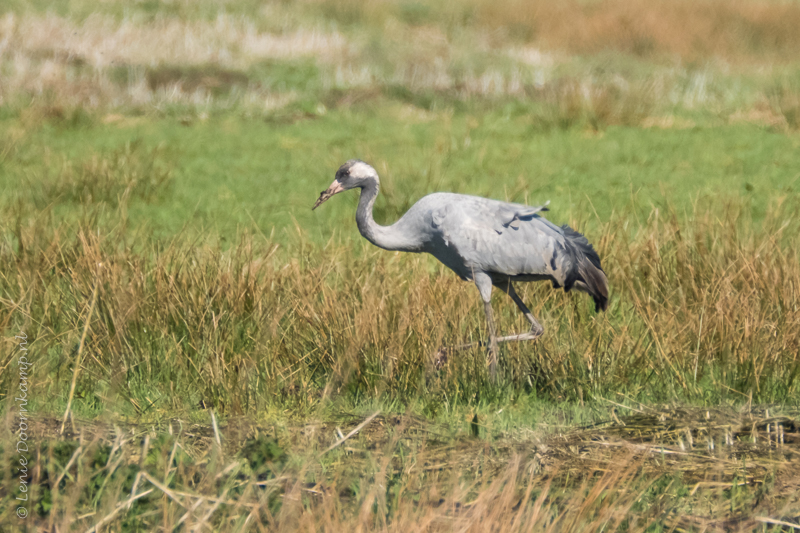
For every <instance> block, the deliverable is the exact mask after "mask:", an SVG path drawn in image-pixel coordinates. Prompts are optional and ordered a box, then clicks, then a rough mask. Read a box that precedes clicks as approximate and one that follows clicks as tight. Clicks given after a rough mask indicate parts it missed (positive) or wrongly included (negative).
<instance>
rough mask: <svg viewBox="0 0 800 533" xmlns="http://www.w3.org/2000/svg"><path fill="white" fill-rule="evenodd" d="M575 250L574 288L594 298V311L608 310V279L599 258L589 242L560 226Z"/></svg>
mask: <svg viewBox="0 0 800 533" xmlns="http://www.w3.org/2000/svg"><path fill="white" fill-rule="evenodd" d="M561 229H563V230H564V235H565V236H566V237H567V239H568V240H569V241H570V244H572V247H573V249H574V250H575V259H576V261H577V265H576V266H577V271H578V272H577V274H578V275H577V277H576V279H575V288H576V289H578V290H580V291H583V292H585V293H588V294H589V295H591V297H592V298H594V309H595V311H598V312H599V311H605V310H606V309H608V278H606V273H605V272H603V269H602V267H601V266H600V256H599V255H597V252H596V251H595V249H594V247H592V245H591V244H589V241H588V240H587V239H586V237H584V236H583V235H581V234H580V233H578V232H577V231H575V230H574V229H572V228H570V227H569V226H567V225H564V226H561Z"/></svg>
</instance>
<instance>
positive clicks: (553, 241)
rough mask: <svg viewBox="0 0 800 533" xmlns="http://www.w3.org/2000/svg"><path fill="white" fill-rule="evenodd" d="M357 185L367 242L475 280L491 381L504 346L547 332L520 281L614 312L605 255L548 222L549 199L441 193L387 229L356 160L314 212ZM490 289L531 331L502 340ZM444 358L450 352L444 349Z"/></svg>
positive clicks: (371, 184)
mask: <svg viewBox="0 0 800 533" xmlns="http://www.w3.org/2000/svg"><path fill="white" fill-rule="evenodd" d="M356 188H359V189H361V197H360V198H359V202H358V209H357V210H356V224H357V225H358V230H359V231H360V232H361V235H363V236H364V238H365V239H367V240H368V241H369V242H371V243H372V244H374V245H376V246H378V247H380V248H383V249H385V250H396V251H402V252H414V253H423V252H426V253H429V254H431V255H432V256H434V257H435V258H436V259H438V260H439V261H441V262H442V263H443V264H444V265H445V266H447V267H448V268H450V269H451V270H452V271H453V272H455V273H456V274H457V275H458V276H459V277H460V278H461V279H463V280H465V281H470V280H471V281H473V282H474V283H475V285H476V287H477V288H478V292H479V293H480V296H481V299H482V300H483V308H484V312H485V314H486V323H487V326H488V329H489V343H488V363H489V367H490V373H491V376H492V379H496V369H497V354H498V345H499V343H501V342H508V341H525V340H534V339H536V338H538V337H540V336H541V335H542V334H543V333H544V327H542V325H541V324H540V323H539V322H538V321H537V320H536V318H535V317H534V316H533V314H532V313H531V311H530V309H528V307H527V306H526V305H525V303H524V302H523V301H522V299H521V298H520V297H519V295H518V294H517V293H516V291H515V290H514V285H513V282H514V281H545V280H546V281H550V282H551V283H552V285H553V288H555V289H558V288H561V287H563V288H564V291H565V292H566V291H569V290H571V289H577V290H579V291H582V292H585V293H588V294H589V295H590V296H591V297H592V298H593V299H594V303H595V311H596V312H599V311H605V310H606V309H607V307H608V280H607V278H606V275H605V272H603V269H602V267H601V266H600V257H599V256H598V255H597V252H596V251H595V250H594V248H593V247H592V245H591V244H589V241H588V240H587V239H586V237H584V236H583V235H581V234H580V233H578V232H577V231H575V230H573V229H572V228H570V227H569V226H567V225H563V226H560V227H559V226H556V225H555V224H553V223H551V222H550V221H548V220H546V219H544V218H542V216H541V215H540V213H541V212H543V211H548V210H549V209H548V208H547V205H548V203H549V202H548V203H545V204H544V205H540V206H536V207H531V206H527V205H522V204H514V203H508V202H501V201H498V200H492V199H489V198H482V197H478V196H469V195H464V194H454V193H446V192H437V193H433V194H429V195H427V196H425V197H423V198H422V199H420V200H419V201H418V202H417V203H415V204H414V205H413V206H411V208H409V210H408V211H407V212H406V213H405V214H404V215H403V216H402V217H401V218H400V220H398V221H397V222H395V223H394V224H392V225H391V226H381V225H379V224H377V223H376V222H375V220H374V219H373V217H372V208H373V206H374V205H375V199H376V198H377V196H378V192H379V190H380V179H379V178H378V173H377V172H376V171H375V169H374V168H373V167H372V166H370V165H369V164H367V163H365V162H364V161H361V160H358V159H351V160H349V161H347V162H346V163H345V164H343V165H342V166H341V167H340V168H339V170H337V171H336V177H335V179H334V180H333V183H331V185H330V187H328V188H327V189H326V190H324V191H322V193H321V194H320V196H319V198H318V199H317V201H316V203H315V204H314V207H312V208H311V209H312V210H313V209H316V208H317V207H319V206H320V204H322V203H323V202H325V201H327V200H328V199H329V198H331V197H332V196H333V195H335V194H338V193H340V192H343V191H347V190H349V189H356ZM492 286H495V287H497V288H499V289H501V290H502V291H503V292H505V293H506V294H508V296H509V297H511V299H512V300H513V301H514V303H515V304H517V307H519V310H520V311H522V313H523V314H524V315H525V318H526V319H527V320H528V322H530V325H531V328H530V330H529V331H528V332H525V333H519V334H515V335H509V336H504V337H498V336H497V330H496V328H495V324H494V319H493V318H492V306H491V303H490V299H491V295H492ZM479 344H480V343H479ZM469 346H471V344H467V345H463V346H460V347H459V348H465V347H469ZM440 354H446V352H442V351H441V350H440Z"/></svg>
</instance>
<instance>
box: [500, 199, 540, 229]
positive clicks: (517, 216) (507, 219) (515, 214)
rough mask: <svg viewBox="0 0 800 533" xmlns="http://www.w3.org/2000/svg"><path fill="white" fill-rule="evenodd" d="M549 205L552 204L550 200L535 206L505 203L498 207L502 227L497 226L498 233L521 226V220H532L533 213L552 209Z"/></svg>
mask: <svg viewBox="0 0 800 533" xmlns="http://www.w3.org/2000/svg"><path fill="white" fill-rule="evenodd" d="M548 205H550V200H548V201H546V202H545V203H544V204H542V205H538V206H535V207H531V206H527V205H518V204H505V205H504V206H503V207H500V208H499V209H498V212H497V220H498V222H499V223H500V226H501V227H500V228H496V231H497V232H498V233H503V230H504V229H506V228H509V227H510V228H513V229H517V228H519V224H520V222H522V221H527V220H531V219H532V218H533V215H535V214H536V213H538V212H540V211H550V209H549V208H548V207H547V206H548Z"/></svg>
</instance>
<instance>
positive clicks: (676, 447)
mask: <svg viewBox="0 0 800 533" xmlns="http://www.w3.org/2000/svg"><path fill="white" fill-rule="evenodd" d="M629 409H631V410H633V411H638V410H639V409H636V408H629ZM642 409H645V411H641V412H640V414H634V415H632V416H623V415H622V414H620V415H619V417H616V416H615V418H616V422H608V423H605V424H601V425H597V426H595V427H592V428H585V429H581V430H573V431H563V430H558V431H555V432H548V433H546V432H542V431H538V432H536V434H535V435H533V436H530V435H529V436H528V437H527V438H520V437H511V436H504V437H501V438H496V439H493V440H491V441H489V440H482V439H480V438H475V437H467V436H465V435H450V434H449V431H448V430H447V429H445V428H442V427H438V426H436V425H433V424H430V423H429V422H426V421H424V420H420V419H417V418H414V417H411V416H379V417H377V418H376V419H374V420H373V421H372V422H371V423H369V424H367V425H366V426H365V427H364V428H363V429H362V430H361V432H360V433H358V434H356V435H355V436H353V437H351V438H350V439H349V440H347V441H345V442H344V443H343V444H342V445H341V446H340V447H338V448H335V449H334V450H333V451H330V452H328V453H327V454H326V453H324V452H322V453H321V451H322V450H324V449H326V448H328V447H329V446H328V444H329V443H330V442H331V440H332V439H334V440H335V439H337V437H336V428H337V427H339V426H340V427H339V429H340V430H342V431H344V432H348V430H349V429H350V428H351V427H353V426H355V425H356V424H357V423H358V422H359V421H360V418H358V417H353V418H352V419H351V420H341V421H337V422H328V423H308V424H305V425H298V426H281V427H280V428H278V429H276V428H275V426H269V425H258V424H255V423H253V422H252V421H247V420H242V419H236V418H234V419H231V420H228V421H226V422H224V423H223V424H221V425H219V426H218V429H214V427H213V426H212V425H210V424H190V423H187V422H184V421H180V420H177V419H174V420H171V421H170V422H169V423H168V424H166V427H164V426H159V427H158V428H156V427H155V426H153V425H135V424H121V425H119V424H116V425H114V426H113V427H112V426H111V425H107V424H104V423H100V422H95V423H83V422H81V421H75V422H73V423H72V424H70V425H68V429H67V432H66V433H65V435H64V436H60V435H58V428H59V426H60V422H59V421H56V420H51V419H47V418H39V419H38V420H37V422H36V424H35V427H34V428H33V430H32V435H33V436H34V437H35V439H36V442H37V450H36V464H40V465H43V467H42V468H40V469H37V470H36V472H35V474H34V479H33V482H32V483H31V487H32V489H33V490H34V498H35V500H38V498H39V497H41V496H42V495H44V494H46V495H47V499H48V501H49V502H51V505H52V507H51V508H50V512H49V513H48V514H47V515H46V516H44V517H40V516H35V517H31V518H32V520H33V521H35V522H36V523H37V525H38V526H40V527H42V528H43V529H47V530H53V529H56V530H59V531H69V530H75V529H79V530H80V531H85V530H87V529H88V528H90V527H93V526H97V525H99V526H100V529H99V530H100V531H102V530H105V529H111V530H119V529H124V528H126V527H127V528H135V527H137V526H138V527H139V528H144V529H151V528H153V527H156V525H158V526H160V527H164V528H167V529H171V528H174V527H176V526H177V525H179V524H182V525H184V526H185V527H187V528H190V529H191V528H194V527H197V528H202V527H213V528H214V529H218V530H219V529H222V530H226V531H254V530H256V531H258V530H268V531H319V530H324V531H345V530H353V531H414V532H417V531H418V532H434V531H452V530H454V529H457V530H459V531H469V532H472V531H474V532H483V531H498V532H500V531H598V530H607V531H644V530H647V528H648V527H649V526H653V525H654V524H660V525H661V527H673V528H679V530H680V529H688V530H691V529H698V528H699V529H705V530H706V531H730V532H735V531H752V530H753V529H754V528H756V527H758V525H759V524H763V523H769V522H764V521H765V520H768V521H769V520H771V521H773V522H774V521H777V520H784V521H785V520H789V521H793V520H795V519H796V518H795V517H796V516H797V515H798V514H800V507H798V505H800V501H799V500H798V496H797V490H798V488H799V487H800V477H798V472H797V470H796V469H795V468H794V465H796V462H797V454H798V453H800V450H799V449H798V446H800V426H798V422H797V421H796V420H793V419H791V418H787V417H774V416H773V417H769V415H768V413H765V412H763V411H759V412H748V411H745V412H732V411H725V410H721V411H720V410H711V411H707V410H700V409H695V410H688V411H686V410H681V409H678V410H676V409H653V408H645V407H643V408H642ZM444 434H448V436H447V437H444ZM218 438H219V441H220V442H221V444H222V446H221V447H220V446H219V445H218V444H217V439H218ZM712 443H715V445H712ZM286 452H288V456H287V453H286ZM320 453H321V454H320ZM45 458H47V459H48V460H45ZM132 498H137V499H136V502H137V503H136V504H135V505H133V506H128V505H127V503H129V502H130V501H131V499H132ZM0 516H2V515H0Z"/></svg>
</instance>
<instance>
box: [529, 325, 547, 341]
mask: <svg viewBox="0 0 800 533" xmlns="http://www.w3.org/2000/svg"><path fill="white" fill-rule="evenodd" d="M529 334H530V335H531V336H532V338H531V340H533V339H538V338H539V337H541V336H542V335H543V334H544V326H542V325H541V324H534V325H532V326H531V330H530V332H529Z"/></svg>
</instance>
